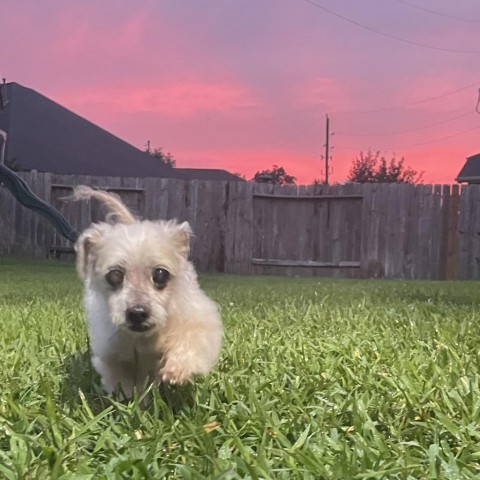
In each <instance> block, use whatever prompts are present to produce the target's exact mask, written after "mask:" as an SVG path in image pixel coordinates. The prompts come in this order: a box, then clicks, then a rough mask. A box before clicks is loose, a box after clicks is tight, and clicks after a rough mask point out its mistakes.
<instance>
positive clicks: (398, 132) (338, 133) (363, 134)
mask: <svg viewBox="0 0 480 480" xmlns="http://www.w3.org/2000/svg"><path fill="white" fill-rule="evenodd" d="M471 114H472V112H471V111H470V112H466V113H462V114H461V115H457V116H456V117H451V118H448V119H445V120H442V121H440V122H436V123H431V124H429V125H423V126H421V127H417V128H411V129H409V130H399V131H396V132H384V133H348V132H347V133H345V132H341V131H340V132H335V133H336V134H337V135H344V136H348V137H386V136H389V135H401V134H403V133H413V132H418V131H420V130H425V129H427V128H431V127H436V126H438V125H443V124H445V123H449V122H453V121H454V120H458V119H459V118H463V117H467V116H468V115H471Z"/></svg>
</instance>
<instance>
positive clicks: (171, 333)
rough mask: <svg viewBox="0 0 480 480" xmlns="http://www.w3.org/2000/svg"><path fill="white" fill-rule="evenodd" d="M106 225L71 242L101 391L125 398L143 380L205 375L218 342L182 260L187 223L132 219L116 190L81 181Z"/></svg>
mask: <svg viewBox="0 0 480 480" xmlns="http://www.w3.org/2000/svg"><path fill="white" fill-rule="evenodd" d="M90 197H94V198H96V199H98V200H100V201H102V202H103V203H104V204H105V205H106V206H107V208H108V210H109V213H108V215H107V221H108V222H109V223H94V224H92V225H91V226H90V227H89V228H88V229H87V230H85V231H84V232H83V233H82V234H81V235H80V237H79V238H78V240H77V242H76V244H75V250H76V252H77V270H78V273H79V275H80V277H81V278H82V279H83V281H84V284H85V297H84V302H85V309H86V314H87V320H88V327H89V335H90V344H91V350H92V363H93V365H94V367H95V369H96V370H97V372H98V373H99V374H100V376H101V377H102V383H103V386H104V388H105V390H106V391H107V392H108V393H113V392H114V391H116V390H117V389H118V388H120V390H121V393H123V395H125V396H126V397H130V396H131V395H132V393H133V389H134V387H137V389H141V387H142V386H143V385H144V383H145V381H146V380H147V379H157V380H158V381H159V382H168V383H172V384H182V383H184V382H187V381H188V380H190V379H191V378H192V376H193V375H195V374H206V373H208V372H209V371H210V370H211V369H212V367H213V365H214V364H215V362H216V360H217V358H218V355H219V352H220V347H221V342H222V334H223V329H222V322H221V319H220V315H219V311H218V307H217V304H216V303H215V302H213V301H212V300H211V299H210V298H209V297H207V295H206V294H205V293H204V292H203V291H202V290H201V288H200V287H199V285H198V282H197V275H196V273H195V270H194V268H193V266H192V264H191V263H190V262H189V261H188V254H189V243H190V242H189V239H190V235H191V230H190V226H189V225H188V223H186V222H184V223H180V224H179V223H177V222H175V221H163V220H159V221H147V220H145V221H139V220H136V219H135V218H134V216H133V215H132V213H131V212H130V211H129V210H128V209H127V207H126V206H125V205H124V204H123V203H122V202H121V201H120V199H119V198H118V197H117V196H116V195H112V194H109V193H107V192H104V191H100V190H93V189H91V188H89V187H86V186H79V187H76V188H75V189H74V194H73V198H74V199H75V200H81V199H88V198H90Z"/></svg>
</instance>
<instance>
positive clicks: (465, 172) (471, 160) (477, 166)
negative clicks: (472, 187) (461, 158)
mask: <svg viewBox="0 0 480 480" xmlns="http://www.w3.org/2000/svg"><path fill="white" fill-rule="evenodd" d="M455 180H456V181H457V182H458V183H468V184H471V183H480V153H477V154H476V155H472V156H471V157H467V161H466V162H465V165H464V166H463V167H462V169H461V170H460V173H459V174H458V176H457V178H456V179H455Z"/></svg>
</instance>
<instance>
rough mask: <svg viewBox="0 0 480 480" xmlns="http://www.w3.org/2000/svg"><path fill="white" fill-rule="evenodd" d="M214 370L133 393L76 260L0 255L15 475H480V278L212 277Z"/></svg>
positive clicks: (7, 440) (2, 359)
mask: <svg viewBox="0 0 480 480" xmlns="http://www.w3.org/2000/svg"><path fill="white" fill-rule="evenodd" d="M201 283H202V285H203V286H204V288H205V289H206V290H207V291H208V292H209V294H210V295H211V296H212V297H214V298H215V299H216V300H217V301H218V302H219V304H220V306H221V310H222V314H223V318H224V322H225V329H226V338H225V344H224V348H223V353H222V357H221V360H220V362H219V365H218V366H217V368H216V370H215V371H214V372H213V373H212V374H211V375H210V376H208V377H207V378H202V379H197V380H196V381H195V383H194V385H193V386H190V387H187V388H182V389H166V388H163V389H161V391H159V390H158V389H155V388H151V389H150V391H149V392H147V394H146V396H145V398H144V399H143V401H142V399H141V398H135V399H134V400H132V401H131V402H129V403H125V402H124V403H121V402H116V401H113V400H110V399H108V398H107V397H105V396H104V395H103V393H102V391H101V389H100V388H99V386H98V378H97V376H96V374H95V373H94V372H93V371H92V368H91V366H90V361H89V357H88V346H87V337H86V329H85V326H84V323H83V317H82V309H81V285H80V282H79V281H78V280H77V279H76V276H75V272H74V269H73V267H72V266H71V265H66V264H61V263H49V262H25V261H23V262H21V261H12V260H5V259H4V260H0V363H1V367H0V389H1V391H0V478H7V479H34V478H38V479H45V478H60V479H82V480H83V479H160V478H172V479H205V478H208V479H240V478H241V479H243V478H251V479H256V478H265V479H270V478H271V479H323V478H325V479H330V478H333V479H350V478H352V479H367V478H368V479H370V478H372V479H374V478H388V479H396V478H400V479H423V478H425V479H431V478H445V479H448V480H455V479H468V478H479V477H480V426H479V425H480V381H479V380H480V377H479V372H480V355H479V351H480V348H479V346H480V285H479V284H477V283H474V282H470V283H469V282H455V283H453V282H443V283H441V282H401V281H348V280H343V281H342V280H330V279H322V280H318V279H294V278H276V277H263V278H260V277H238V276H226V275H205V276H202V277H201Z"/></svg>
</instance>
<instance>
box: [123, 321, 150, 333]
mask: <svg viewBox="0 0 480 480" xmlns="http://www.w3.org/2000/svg"><path fill="white" fill-rule="evenodd" d="M152 328H153V325H152V324H150V323H139V324H136V323H133V324H129V325H128V329H129V330H131V331H132V332H136V333H144V332H148V331H149V330H151V329H152Z"/></svg>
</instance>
